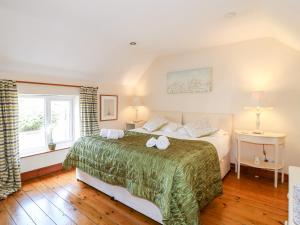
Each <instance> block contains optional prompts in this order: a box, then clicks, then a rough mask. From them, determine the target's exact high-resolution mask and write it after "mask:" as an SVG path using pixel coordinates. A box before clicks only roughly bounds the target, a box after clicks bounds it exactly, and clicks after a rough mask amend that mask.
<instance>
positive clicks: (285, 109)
mask: <svg viewBox="0 0 300 225" xmlns="http://www.w3.org/2000/svg"><path fill="white" fill-rule="evenodd" d="M208 66H209V67H213V91H212V92H210V93H198V94H174V95H170V94H167V92H166V73H167V72H169V71H177V70H185V69H192V68H199V67H208ZM299 71H300V52H298V51H295V50H293V49H291V48H289V47H287V46H286V45H284V44H282V43H280V42H278V41H276V40H274V39H269V38H266V39H258V40H251V41H246V42H241V43H237V44H232V45H226V46H219V47H213V48H206V49H202V50H199V51H196V52H190V53H185V54H177V55H169V56H164V57H161V58H159V59H157V60H156V61H155V62H154V63H153V64H152V66H151V67H150V68H149V69H148V71H147V72H146V73H145V74H144V75H143V77H142V79H141V80H140V81H139V83H138V85H137V94H138V95H142V96H145V97H144V101H145V103H146V106H147V107H148V108H149V109H152V110H178V111H191V112H192V111H199V112H219V113H233V114H234V116H235V121H234V125H235V128H239V129H254V128H255V114H254V112H248V111H245V110H243V107H244V106H247V104H248V103H249V102H250V92H251V91H254V90H264V91H265V92H266V99H267V101H268V103H269V104H270V105H271V106H274V107H275V110H274V111H270V112H265V113H263V114H262V116H261V120H262V128H263V129H264V130H269V131H278V132H286V133H287V140H286V150H287V153H286V159H287V164H288V165H297V166H300V147H299V146H300V139H299V137H300V129H299V126H300V116H299V112H300V102H299V99H300V76H299V75H300V74H299V73H300V72H299ZM144 113H145V112H144ZM258 152H260V153H261V151H258ZM253 154H254V153H251V154H250V155H252V156H251V157H253ZM269 154H271V153H269Z"/></svg>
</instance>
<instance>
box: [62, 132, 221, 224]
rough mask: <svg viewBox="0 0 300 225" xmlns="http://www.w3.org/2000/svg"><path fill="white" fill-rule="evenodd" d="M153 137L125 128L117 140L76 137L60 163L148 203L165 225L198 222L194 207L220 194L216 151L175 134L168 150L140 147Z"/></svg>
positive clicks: (204, 143) (197, 211)
mask: <svg viewBox="0 0 300 225" xmlns="http://www.w3.org/2000/svg"><path fill="white" fill-rule="evenodd" d="M152 136H154V135H149V134H142V133H137V132H126V133H125V136H124V138H122V139H118V140H112V139H105V138H102V137H100V136H93V137H84V138H81V139H79V140H78V141H77V142H76V143H75V144H74V145H73V147H72V148H71V150H70V152H69V153H68V155H67V157H66V159H65V161H64V166H65V167H66V168H69V167H71V166H75V167H77V168H79V169H81V170H82V171H85V172H86V173H88V174H90V175H92V176H94V177H97V178H100V179H101V180H102V181H104V182H107V183H109V184H113V185H119V186H122V187H125V188H126V189H127V190H128V191H129V192H131V193H132V194H133V195H135V196H139V197H141V198H144V199H147V200H149V201H151V202H153V203H154V204H155V205H156V206H157V207H158V208H159V209H160V211H161V213H162V216H163V223H164V224H165V225H198V224H199V222H198V220H199V219H198V217H199V210H201V209H202V208H203V207H204V206H205V205H207V204H208V203H209V202H210V201H211V200H213V199H214V198H215V197H216V196H218V195H219V194H221V193H222V181H221V174H220V165H219V160H218V155H217V152H216V149H215V148H214V146H213V145H212V144H210V143H208V142H204V141H188V140H180V139H174V138H170V139H169V140H170V146H169V147H168V149H167V150H158V149H156V148H147V147H145V144H146V141H147V140H148V139H149V138H150V137H152Z"/></svg>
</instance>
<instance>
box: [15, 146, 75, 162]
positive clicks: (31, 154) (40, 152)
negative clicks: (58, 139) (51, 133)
mask: <svg viewBox="0 0 300 225" xmlns="http://www.w3.org/2000/svg"><path fill="white" fill-rule="evenodd" d="M71 146H72V145H71V144H69V143H68V144H61V145H58V146H57V148H56V149H55V150H49V149H47V150H42V151H38V152H32V153H28V154H24V155H21V156H20V158H21V159H22V158H27V157H31V156H35V155H42V154H47V153H51V152H57V151H62V150H66V149H69V148H70V147H71Z"/></svg>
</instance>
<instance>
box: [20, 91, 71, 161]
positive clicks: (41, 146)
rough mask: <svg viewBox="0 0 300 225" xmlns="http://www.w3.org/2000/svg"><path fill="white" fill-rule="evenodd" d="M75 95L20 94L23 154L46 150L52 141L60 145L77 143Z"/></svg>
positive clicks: (21, 148)
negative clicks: (75, 138)
mask: <svg viewBox="0 0 300 225" xmlns="http://www.w3.org/2000/svg"><path fill="white" fill-rule="evenodd" d="M73 114H74V96H56V95H19V143H20V144H19V146H20V147H19V149H20V155H21V156H24V155H29V154H34V153H38V152H41V151H45V150H47V149H48V146H47V145H48V143H49V142H50V140H51V139H52V140H53V142H54V143H56V144H57V146H58V147H59V145H64V146H66V145H68V144H71V143H72V142H73V141H74V116H73Z"/></svg>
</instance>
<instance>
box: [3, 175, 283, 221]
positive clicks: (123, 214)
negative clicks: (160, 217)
mask: <svg viewBox="0 0 300 225" xmlns="http://www.w3.org/2000/svg"><path fill="white" fill-rule="evenodd" d="M286 219H287V184H284V185H282V184H280V185H279V187H278V188H277V189H275V188H273V183H272V180H263V179H255V178H252V177H247V176H245V175H243V176H242V178H241V180H237V179H236V177H235V174H234V173H233V172H231V173H229V174H228V175H227V176H226V178H225V179H224V194H223V195H222V196H220V197H218V198H216V199H215V200H214V201H213V202H212V203H210V204H209V205H208V206H207V207H206V208H205V209H203V210H202V212H201V221H202V224H204V225H235V224H243V225H248V224H249V225H250V224H270V225H271V224H283V221H284V220H286ZM0 224H1V225H5V224H26V225H29V224H47V225H48V224H80V225H81V224H83V225H85V224H93V225H95V224H101V225H117V224H119V225H147V224H148V225H149V224H158V223H156V222H154V221H152V220H151V219H149V218H147V217H145V216H143V215H141V214H139V213H137V212H135V211H134V210H132V209H130V208H128V207H126V206H124V205H123V204H121V203H118V202H116V201H113V200H111V199H110V198H109V197H108V196H106V195H105V194H102V193H101V192H99V191H97V190H95V189H93V188H91V187H90V186H87V185H85V184H84V183H82V182H78V181H77V180H76V179H75V171H67V172H59V173H55V174H53V175H51V176H45V177H43V178H40V179H35V180H31V181H28V182H26V183H24V184H23V188H22V190H21V191H19V192H17V193H15V194H13V195H11V196H9V197H8V198H7V199H5V200H2V201H0Z"/></svg>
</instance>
